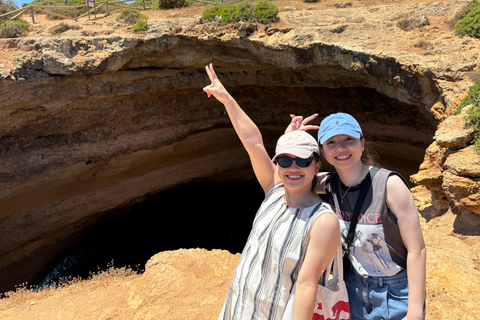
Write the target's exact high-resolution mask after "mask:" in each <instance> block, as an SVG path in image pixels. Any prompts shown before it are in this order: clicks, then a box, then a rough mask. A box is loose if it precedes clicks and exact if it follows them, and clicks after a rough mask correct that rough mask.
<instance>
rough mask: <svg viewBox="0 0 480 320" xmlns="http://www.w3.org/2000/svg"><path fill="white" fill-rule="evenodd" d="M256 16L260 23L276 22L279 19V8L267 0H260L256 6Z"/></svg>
mask: <svg viewBox="0 0 480 320" xmlns="http://www.w3.org/2000/svg"><path fill="white" fill-rule="evenodd" d="M253 12H254V14H255V18H256V19H257V21H258V22H260V23H264V24H267V23H270V22H276V21H277V20H278V8H277V7H275V6H271V5H269V4H268V1H267V0H260V1H259V2H258V3H257V4H256V5H255V7H254V9H253Z"/></svg>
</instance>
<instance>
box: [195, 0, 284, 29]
mask: <svg viewBox="0 0 480 320" xmlns="http://www.w3.org/2000/svg"><path fill="white" fill-rule="evenodd" d="M217 16H218V17H221V19H220V20H219V22H218V24H219V25H226V24H228V23H232V22H238V21H244V22H252V21H257V22H260V23H265V24H266V23H270V22H275V21H277V16H278V8H277V7H275V6H271V5H269V4H268V2H267V1H266V0H260V2H259V3H258V4H257V5H256V6H254V7H253V6H252V5H250V4H248V3H244V2H242V3H240V4H239V5H238V6H233V5H232V6H226V7H219V6H215V7H213V8H211V9H209V10H206V11H204V12H203V18H204V19H205V20H206V21H215V20H217Z"/></svg>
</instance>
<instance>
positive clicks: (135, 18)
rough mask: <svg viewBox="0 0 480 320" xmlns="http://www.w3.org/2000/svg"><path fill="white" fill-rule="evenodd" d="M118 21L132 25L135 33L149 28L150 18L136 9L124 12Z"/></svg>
mask: <svg viewBox="0 0 480 320" xmlns="http://www.w3.org/2000/svg"><path fill="white" fill-rule="evenodd" d="M116 20H117V21H123V22H124V23H127V24H131V25H132V27H133V30H134V31H143V30H147V28H148V22H147V20H148V17H147V16H146V15H144V14H143V13H140V11H138V10H136V9H125V10H123V11H122V13H121V14H120V15H119V16H118V17H117V18H116Z"/></svg>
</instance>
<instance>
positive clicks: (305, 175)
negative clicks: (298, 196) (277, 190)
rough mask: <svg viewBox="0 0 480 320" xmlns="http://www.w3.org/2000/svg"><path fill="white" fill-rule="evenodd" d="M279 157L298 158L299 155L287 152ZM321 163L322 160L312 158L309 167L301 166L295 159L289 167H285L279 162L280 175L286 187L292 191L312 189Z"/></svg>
mask: <svg viewBox="0 0 480 320" xmlns="http://www.w3.org/2000/svg"><path fill="white" fill-rule="evenodd" d="M312 156H313V154H312ZM279 158H297V156H294V155H292V154H288V153H287V154H281V155H279ZM320 165H321V163H320V161H315V160H312V162H311V163H310V165H309V166H308V167H300V166H299V165H298V164H297V162H295V161H293V162H292V164H291V165H290V166H289V167H288V168H283V167H281V166H280V165H279V164H278V162H277V168H278V175H279V177H280V179H281V180H282V182H283V184H284V186H285V188H287V189H289V190H291V191H303V190H308V191H310V190H311V188H312V181H313V178H314V177H315V176H316V174H317V173H318V171H319V170H320Z"/></svg>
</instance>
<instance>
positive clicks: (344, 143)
mask: <svg viewBox="0 0 480 320" xmlns="http://www.w3.org/2000/svg"><path fill="white" fill-rule="evenodd" d="M364 145H365V139H357V138H354V137H352V136H349V135H346V134H339V135H336V136H333V137H331V138H330V139H328V140H327V141H325V142H324V143H323V144H322V148H321V152H322V155H323V157H324V158H325V160H327V162H328V163H330V164H331V165H332V166H334V167H335V168H336V169H337V170H338V169H348V168H351V167H354V166H356V165H358V164H359V163H360V161H361V158H362V152H363V148H364Z"/></svg>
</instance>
